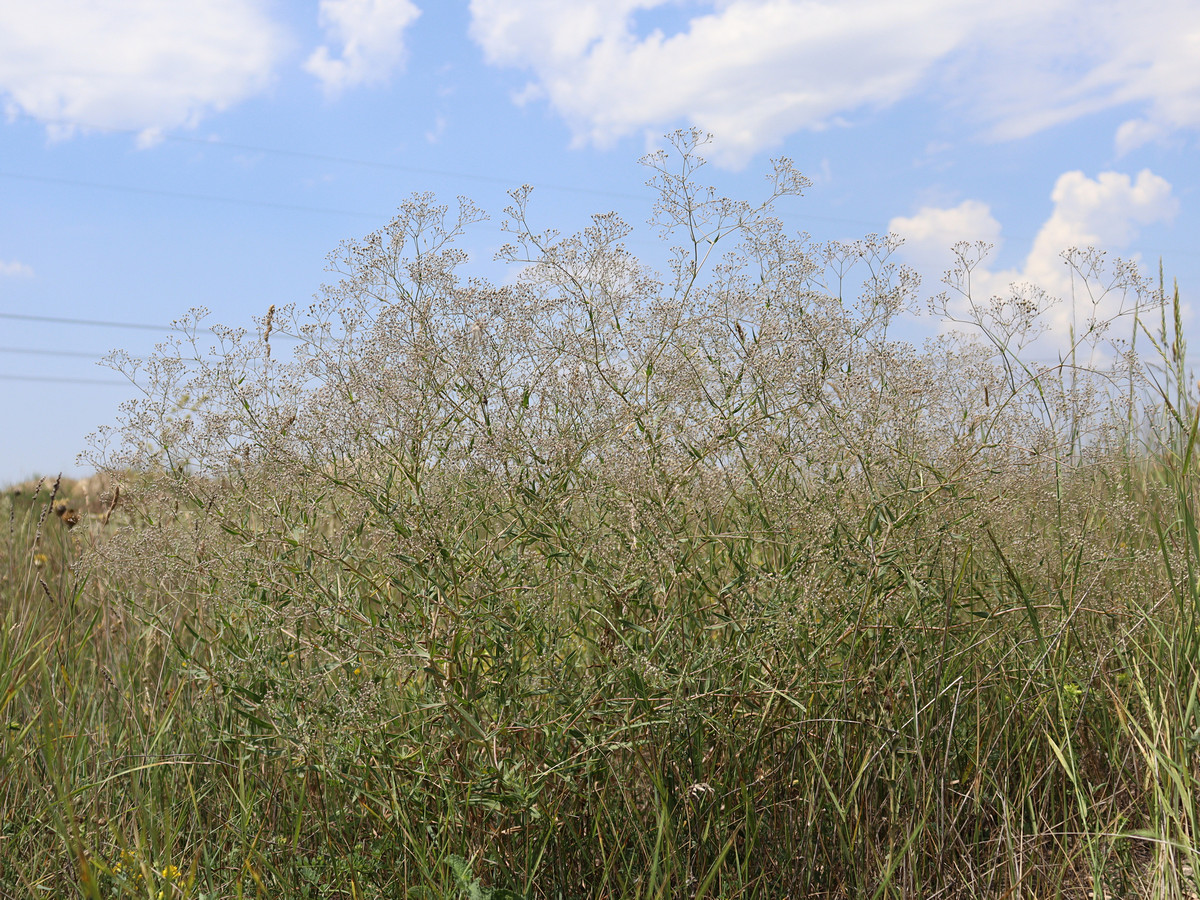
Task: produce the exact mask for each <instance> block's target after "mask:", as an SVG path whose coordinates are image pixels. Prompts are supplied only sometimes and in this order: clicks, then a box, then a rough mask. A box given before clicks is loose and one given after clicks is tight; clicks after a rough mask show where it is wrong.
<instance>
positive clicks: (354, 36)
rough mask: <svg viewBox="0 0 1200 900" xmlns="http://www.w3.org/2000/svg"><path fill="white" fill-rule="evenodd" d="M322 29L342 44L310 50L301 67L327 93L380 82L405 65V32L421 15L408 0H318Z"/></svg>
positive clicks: (330, 37)
mask: <svg viewBox="0 0 1200 900" xmlns="http://www.w3.org/2000/svg"><path fill="white" fill-rule="evenodd" d="M318 15H319V20H320V23H321V27H322V28H324V29H325V33H326V36H327V37H328V38H329V39H330V41H332V42H336V43H337V44H339V45H340V46H341V55H340V57H338V56H335V55H334V53H333V51H331V50H330V49H329V47H328V45H322V46H320V47H318V48H317V49H316V50H314V51H313V53H312V55H311V56H309V58H308V61H307V62H305V64H304V68H305V70H306V71H308V72H309V73H310V74H312V75H314V76H316V78H317V79H318V80H319V81H320V82H321V84H322V85H323V86H324V88H325V92H326V93H327V94H330V95H335V94H339V93H341V92H342V91H344V90H345V89H347V88H350V87H354V86H356V85H360V84H372V83H378V82H381V81H384V80H386V79H387V77H388V76H389V75H390V74H391V73H392V71H393V70H395V69H396V68H398V67H400V66H402V65H403V63H404V56H405V46H404V32H405V30H406V29H407V28H408V27H409V26H410V25H412V23H413V22H415V21H416V20H417V18H418V17H419V16H420V15H421V11H420V10H419V9H418V8H417V6H416V4H414V3H412V2H411V0H321V6H320V11H319V13H318Z"/></svg>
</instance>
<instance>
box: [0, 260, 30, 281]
mask: <svg viewBox="0 0 1200 900" xmlns="http://www.w3.org/2000/svg"><path fill="white" fill-rule="evenodd" d="M3 275H8V276H12V277H22V278H32V277H33V267H32V266H27V265H25V263H23V262H17V261H16V260H12V261H11V262H5V261H4V260H2V259H0V276H3Z"/></svg>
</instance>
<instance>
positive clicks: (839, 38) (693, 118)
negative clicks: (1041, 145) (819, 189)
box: [470, 0, 1200, 165]
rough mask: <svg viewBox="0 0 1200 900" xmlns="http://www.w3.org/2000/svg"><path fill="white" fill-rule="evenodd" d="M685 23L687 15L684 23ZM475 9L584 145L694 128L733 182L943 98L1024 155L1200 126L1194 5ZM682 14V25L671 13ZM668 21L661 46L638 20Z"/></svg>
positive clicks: (547, 1)
mask: <svg viewBox="0 0 1200 900" xmlns="http://www.w3.org/2000/svg"><path fill="white" fill-rule="evenodd" d="M677 7H678V9H676V8H677ZM1153 7H1154V8H1153V9H1152V10H1150V11H1147V10H1146V9H1145V8H1144V6H1143V7H1137V6H1131V5H1129V4H1128V3H1127V2H1126V0H1088V2H1085V0H1007V2H1005V3H994V2H986V0H911V2H909V3H904V4H898V3H895V2H894V0H692V2H690V3H687V4H682V3H672V2H669V0H574V2H572V3H561V2H559V0H471V4H470V10H471V35H472V37H473V38H474V40H475V41H476V42H477V43H478V44H479V45H480V47H481V48H482V50H483V53H484V57H485V59H486V60H487V61H488V62H489V63H492V64H493V65H498V66H513V67H520V68H524V69H527V70H529V71H530V72H531V73H532V80H531V81H530V82H529V84H528V85H527V86H526V88H525V90H524V91H522V92H521V93H520V94H519V95H518V98H517V99H518V100H519V101H520V102H529V101H530V100H534V99H544V100H546V101H547V102H548V103H549V104H550V105H551V106H552V107H553V108H554V109H555V110H556V111H557V112H558V113H559V114H560V115H561V116H562V117H563V118H564V120H565V121H566V122H567V123H568V125H569V126H570V127H571V129H572V131H573V133H574V135H575V139H576V141H577V142H591V143H595V144H597V145H600V146H604V145H608V144H610V143H611V142H613V141H614V140H616V139H619V138H621V137H625V136H628V135H632V134H638V133H647V134H648V135H654V136H656V135H658V134H659V133H661V131H662V130H664V128H669V127H671V126H672V125H675V124H686V125H692V124H695V125H699V126H700V127H702V128H705V129H707V130H709V131H712V132H714V133H715V134H716V135H717V136H718V138H719V139H720V141H721V143H720V146H719V148H718V149H719V151H720V152H721V153H722V154H723V155H724V156H723V159H721V161H723V162H725V163H727V164H732V165H739V164H741V163H744V162H745V161H746V160H747V159H748V157H749V156H750V155H752V154H753V153H755V152H757V151H759V150H761V149H764V148H767V147H770V146H773V145H776V144H778V143H779V142H780V141H781V140H782V139H783V138H784V137H785V136H787V135H788V134H791V133H793V132H795V131H798V130H801V129H821V128H827V127H831V126H833V125H836V124H838V123H839V122H840V121H842V120H843V119H844V117H845V116H847V115H852V114H855V113H861V112H863V111H869V110H871V109H878V108H883V107H887V106H889V105H891V104H894V103H896V102H898V101H900V100H903V99H905V98H908V97H911V96H914V95H915V94H917V93H918V92H919V91H925V92H927V93H932V92H934V91H936V92H937V94H938V98H939V100H940V101H941V102H943V103H944V104H946V106H947V108H948V110H949V111H950V112H952V113H953V114H954V115H956V116H957V115H962V116H965V117H966V118H967V119H968V120H970V121H971V122H972V123H973V126H972V127H973V129H974V130H975V131H976V132H979V131H981V130H982V131H986V132H987V133H989V134H991V135H992V136H993V137H994V138H997V139H1005V138H1012V137H1019V136H1023V135H1027V134H1031V133H1033V132H1036V131H1039V130H1041V129H1044V128H1047V127H1050V126H1052V125H1055V124H1058V123H1060V122H1063V121H1067V120H1069V119H1072V118H1076V117H1078V116H1082V115H1086V114H1089V113H1092V112H1096V111H1099V110H1102V109H1109V108H1113V107H1116V106H1122V105H1133V106H1134V107H1135V108H1137V109H1138V111H1139V112H1140V113H1141V114H1142V116H1141V117H1139V118H1137V119H1133V120H1131V122H1130V123H1127V125H1126V126H1124V127H1123V132H1122V136H1121V138H1120V143H1121V145H1122V146H1123V147H1126V148H1128V147H1130V146H1133V145H1135V144H1136V142H1138V141H1144V140H1146V139H1150V138H1153V137H1157V136H1158V135H1160V134H1162V133H1166V132H1170V131H1172V130H1176V129H1179V128H1192V127H1197V126H1200V66H1196V65H1195V64H1194V61H1195V60H1196V59H1197V58H1198V57H1200V4H1196V3H1195V2H1194V0H1160V2H1158V3H1156V4H1153ZM672 10H674V12H672ZM648 15H655V16H656V17H657V18H656V19H655V21H658V22H662V21H666V20H669V16H674V17H675V18H676V19H677V21H678V23H679V25H680V28H679V29H678V30H677V31H675V32H673V33H666V32H664V31H663V29H662V28H661V27H660V28H644V27H639V19H640V18H642V17H645V16H648Z"/></svg>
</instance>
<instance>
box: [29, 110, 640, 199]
mask: <svg viewBox="0 0 1200 900" xmlns="http://www.w3.org/2000/svg"><path fill="white" fill-rule="evenodd" d="M17 118H21V119H25V120H27V121H31V122H35V123H38V124H50V125H68V126H72V127H75V128H82V129H84V130H90V131H100V132H104V133H107V134H125V135H131V136H134V137H136V136H138V135H139V134H141V133H142V132H141V131H139V130H138V129H135V128H115V127H110V126H107V125H89V124H86V123H82V122H75V121H68V120H65V119H42V118H38V117H36V116H31V115H29V114H28V113H20V114H18V115H17ZM159 137H160V138H161V139H162V140H164V141H169V142H173V143H179V144H192V145H197V146H201V147H219V148H222V149H228V150H243V151H247V152H250V153H265V154H269V155H272V156H285V157H290V158H292V159H310V160H313V161H314V162H328V163H337V164H339V165H346V166H360V167H363V168H369V169H383V170H386V171H392V172H407V173H409V174H412V175H433V176H436V177H439V178H461V179H464V180H467V181H481V182H487V183H490V184H500V185H508V186H511V187H516V186H518V185H520V184H523V183H525V182H524V181H523V180H522V179H520V178H509V177H506V176H502V175H481V174H479V173H476V172H459V171H454V170H452V169H429V168H425V167H422V166H408V165H404V164H402V163H392V162H382V161H380V160H371V159H359V158H357V157H351V156H338V155H335V154H328V153H313V152H311V151H307V150H291V149H288V148H285V147H265V146H261V145H258V144H243V143H238V142H234V141H225V140H221V139H219V138H198V137H187V136H185V135H181V134H165V133H164V134H160V135H159ZM533 187H535V188H538V189H541V190H548V191H563V192H565V193H571V194H592V195H595V196H600V197H615V198H617V199H621V200H642V201H644V200H645V199H646V198H645V197H643V196H640V195H638V194H627V193H624V192H621V191H610V190H604V189H602V188H586V187H579V186H577V185H566V184H550V183H545V182H543V183H536V184H534V185H533Z"/></svg>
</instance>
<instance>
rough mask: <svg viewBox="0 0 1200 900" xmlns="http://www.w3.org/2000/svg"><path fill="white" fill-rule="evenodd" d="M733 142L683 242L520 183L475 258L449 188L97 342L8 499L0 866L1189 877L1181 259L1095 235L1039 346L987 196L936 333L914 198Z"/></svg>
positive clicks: (980, 893) (686, 197)
mask: <svg viewBox="0 0 1200 900" xmlns="http://www.w3.org/2000/svg"><path fill="white" fill-rule="evenodd" d="M702 142H703V137H702V136H701V135H700V134H698V133H695V132H682V133H679V134H677V135H675V136H674V137H673V139H672V141H671V143H670V146H671V150H670V151H669V152H665V153H661V154H656V155H653V156H651V157H648V158H647V160H646V163H647V165H648V166H649V167H650V170H651V173H652V176H653V177H652V180H651V185H652V187H653V188H654V189H655V191H656V192H657V196H658V197H659V202H658V204H657V207H656V220H655V223H654V224H655V225H656V226H657V227H658V228H659V229H660V232H661V235H662V237H663V241H664V247H669V248H671V249H669V251H668V254H669V255H668V256H667V257H666V259H665V262H664V264H663V265H662V267H661V269H662V271H661V272H656V271H653V270H651V269H650V268H649V267H647V266H646V265H645V264H643V263H642V262H639V261H638V260H637V259H635V258H634V257H632V256H631V255H630V254H629V253H628V252H627V251H626V250H625V249H624V245H623V242H624V240H625V239H626V238H627V236H628V234H629V232H630V228H629V227H628V226H627V225H626V224H625V223H624V222H622V221H621V220H620V219H619V218H618V217H617V216H616V215H614V214H608V215H601V216H597V217H595V218H594V219H593V221H592V223H591V224H590V225H589V226H588V227H587V228H586V229H585V230H584V231H582V232H581V233H579V234H576V235H565V236H564V235H560V234H558V233H556V232H554V231H543V230H539V229H538V228H537V227H535V226H534V225H533V224H532V221H531V220H532V218H533V217H534V212H533V208H532V207H531V205H530V202H529V201H530V195H529V191H528V190H519V191H516V192H514V194H513V206H512V207H511V208H510V209H509V210H507V211H506V216H507V218H506V220H505V221H506V226H505V227H506V229H507V230H508V231H509V232H510V233H511V237H512V243H511V244H510V245H508V246H506V247H505V248H504V249H503V250H502V251H501V256H502V257H503V258H504V259H507V260H509V261H511V262H512V263H513V264H514V267H515V268H514V271H515V272H517V273H519V274H517V275H515V276H514V278H513V279H512V281H511V283H507V284H501V285H496V284H491V283H487V282H484V281H482V280H479V279H472V278H467V277H465V276H463V275H461V274H460V269H461V268H462V266H463V265H464V264H465V263H466V262H467V260H466V257H465V254H464V253H463V252H462V251H461V250H460V249H458V247H457V246H456V241H457V240H458V239H459V238H461V237H462V235H463V234H464V233H465V232H466V231H467V229H469V228H470V226H471V225H472V224H473V223H475V222H477V221H478V220H479V219H480V218H481V215H482V214H481V213H480V212H479V211H478V210H476V209H475V208H474V207H473V206H472V205H471V204H470V203H469V202H468V201H465V200H462V201H460V203H459V206H458V209H457V211H451V210H449V209H448V208H446V207H444V206H440V205H438V204H437V203H436V202H435V200H434V199H433V198H432V197H430V196H428V195H418V196H415V197H413V198H412V199H411V200H409V201H408V202H406V203H405V204H404V205H403V206H402V207H401V208H400V211H399V213H398V214H397V216H396V218H395V219H394V220H393V221H392V222H391V223H390V224H389V225H388V226H387V227H385V228H384V229H382V230H380V231H378V232H376V233H374V234H372V235H369V236H368V237H367V238H365V239H362V240H358V241H352V242H348V243H347V244H345V245H344V246H343V247H342V248H341V249H340V250H339V251H338V252H337V253H335V254H334V255H333V257H331V270H332V271H333V273H334V280H333V283H331V284H330V285H329V286H327V287H325V288H324V289H323V291H322V293H321V294H320V295H319V297H318V299H317V301H316V302H315V303H314V304H313V305H312V306H310V307H308V308H303V309H301V308H280V309H275V308H273V307H272V308H271V309H270V310H269V311H268V312H266V314H265V315H264V316H263V318H262V319H261V320H259V321H258V322H257V329H256V330H255V331H254V332H245V331H241V330H237V329H220V328H218V329H217V330H216V333H215V336H214V334H213V333H210V332H207V331H205V329H206V328H207V322H205V320H204V319H203V311H197V312H195V313H193V314H191V315H189V316H188V317H186V318H184V319H182V320H180V321H179V322H178V323H177V328H176V332H175V333H174V335H173V336H172V337H171V338H170V339H168V340H167V341H166V342H164V343H163V344H162V345H160V346H159V348H158V351H157V352H156V353H155V354H154V355H152V356H151V357H149V358H146V359H141V360H135V359H133V358H131V357H128V356H126V355H124V354H115V355H114V356H113V357H112V358H111V360H110V362H111V364H112V365H113V366H114V367H116V368H118V369H120V370H121V371H124V372H125V373H127V374H128V375H129V376H130V377H131V378H132V379H135V380H136V381H137V383H139V384H141V385H143V386H144V388H145V391H144V394H143V395H142V396H140V397H139V399H138V400H136V401H134V402H131V403H130V404H128V405H127V406H126V407H124V410H123V414H122V419H121V421H120V422H119V423H116V424H115V425H114V426H113V428H111V429H109V430H105V431H102V432H100V433H98V434H97V436H96V441H95V451H94V454H93V456H92V458H91V459H92V462H93V463H94V464H95V465H96V466H97V467H98V468H99V470H100V471H102V472H103V473H104V478H103V479H102V480H100V481H96V482H93V483H91V486H90V489H89V495H88V496H87V497H86V498H85V497H83V496H82V495H81V494H80V495H78V496H77V497H74V498H72V499H70V500H69V502H68V503H67V504H65V505H64V504H63V503H62V502H61V501H63V500H65V499H68V497H70V496H71V489H72V486H71V485H69V484H67V483H65V482H56V481H54V480H53V479H49V480H46V481H43V482H40V483H37V484H29V485H24V486H21V488H20V489H19V490H18V489H12V490H9V491H8V492H7V493H6V494H5V497H4V499H3V501H2V502H3V503H4V507H5V508H4V509H3V510H2V512H3V514H4V518H5V519H6V520H7V526H6V528H5V530H4V537H3V538H2V539H0V540H2V542H3V548H4V550H3V554H2V557H0V559H2V562H0V566H2V568H0V578H2V579H3V582H2V583H0V600H2V602H3V616H4V623H3V629H2V631H0V727H2V728H3V733H2V736H0V816H2V826H0V895H2V896H5V897H8V896H13V897H17V896H19V897H45V896H56V897H57V896H61V897H67V896H81V897H87V898H116V897H149V898H156V897H162V898H173V897H177V898H227V897H240V896H254V897H258V896H263V897H289V898H290V897H297V898H334V897H338V898H341V897H345V898H376V897H425V898H435V897H437V898H440V897H456V898H457V897H469V898H472V900H477V898H484V897H491V898H493V900H502V898H513V897H521V898H529V900H534V898H538V900H541V898H547V900H549V898H574V897H595V898H647V900H649V898H676V897H696V898H701V897H711V898H784V897H788V898H801V897H868V898H882V897H895V898H901V897H903V898H914V897H928V898H933V897H995V898H1000V897H1052V896H1064V897H1090V896H1096V897H1101V896H1111V897H1131V896H1146V897H1156V898H1182V897H1188V896H1194V895H1195V893H1196V892H1198V891H1200V884H1198V882H1197V879H1198V878H1200V875H1198V874H1197V873H1200V863H1198V861H1197V852H1198V849H1197V847H1198V845H1197V839H1198V836H1197V827H1198V825H1200V823H1198V822H1197V816H1198V815H1200V813H1198V810H1197V808H1196V796H1197V793H1196V788H1197V776H1198V774H1200V773H1198V770H1197V757H1196V753H1197V747H1198V746H1200V716H1198V710H1200V672H1198V671H1197V664H1198V663H1197V661H1198V658H1200V657H1198V651H1200V621H1198V619H1197V612H1198V611H1200V585H1198V582H1197V578H1198V574H1200V573H1198V571H1197V564H1198V562H1200V540H1198V535H1200V525H1198V524H1197V516H1196V500H1197V495H1196V486H1195V470H1196V463H1195V460H1194V459H1193V456H1194V453H1195V446H1194V445H1195V438H1196V433H1197V423H1196V416H1197V409H1198V407H1197V405H1196V403H1195V400H1194V392H1193V390H1192V385H1191V384H1190V383H1189V382H1188V380H1187V378H1186V377H1185V372H1184V363H1183V361H1184V358H1185V348H1184V346H1183V342H1182V338H1181V335H1180V326H1179V317H1180V310H1179V297H1178V293H1177V292H1176V294H1175V296H1174V297H1173V298H1168V297H1165V296H1164V291H1163V289H1162V284H1161V279H1160V281H1159V283H1158V284H1157V285H1156V284H1148V283H1147V282H1145V281H1144V280H1143V279H1142V277H1141V275H1140V274H1139V273H1138V271H1137V270H1136V268H1135V267H1133V266H1129V265H1125V264H1121V263H1108V262H1107V261H1106V260H1105V259H1104V258H1103V257H1102V255H1101V254H1097V253H1095V252H1092V251H1079V250H1072V251H1069V252H1067V253H1066V254H1065V255H1064V259H1065V262H1066V264H1067V265H1069V266H1071V267H1072V271H1073V272H1074V275H1075V283H1076V284H1077V291H1076V296H1075V297H1074V298H1073V299H1074V302H1075V304H1076V307H1077V310H1078V313H1079V315H1078V318H1077V322H1078V326H1077V328H1076V330H1075V331H1073V332H1072V334H1071V336H1070V343H1071V346H1070V348H1069V350H1068V351H1066V352H1064V353H1063V355H1062V356H1061V357H1060V359H1059V360H1058V361H1057V362H1055V363H1054V364H1045V363H1042V364H1035V363H1034V362H1032V361H1031V359H1030V356H1031V354H1030V353H1029V352H1027V351H1029V350H1030V348H1034V347H1036V346H1037V337H1038V329H1039V327H1041V323H1042V322H1043V321H1044V320H1045V316H1046V313H1047V303H1049V302H1050V301H1049V300H1048V299H1047V298H1044V297H1039V296H1038V294H1037V293H1036V291H1031V290H1021V289H1018V290H1015V291H1014V292H1013V294H1012V295H1011V296H1009V297H1004V298H978V297H974V296H972V294H971V288H970V275H971V270H972V268H973V267H974V266H976V265H977V264H978V262H979V260H980V258H981V254H982V253H983V252H984V248H980V247H972V246H968V245H960V246H959V247H958V248H957V253H958V265H957V267H956V269H955V270H954V271H952V272H951V273H949V274H948V276H947V284H946V289H947V293H946V294H943V295H941V296H940V297H939V298H935V300H934V307H935V311H936V312H937V313H938V314H940V315H942V316H943V317H945V318H947V319H955V320H957V322H958V325H959V330H958V331H955V332H951V331H948V330H947V331H944V333H943V334H942V336H940V337H938V338H936V339H933V340H930V341H929V342H927V343H926V344H925V345H924V346H923V347H920V348H918V347H913V346H911V345H909V344H907V343H905V342H904V341H901V340H897V339H896V338H895V337H894V333H895V330H896V327H897V323H898V322H899V321H900V320H901V319H902V317H904V316H905V315H907V313H908V312H909V311H911V310H912V309H914V308H915V307H916V305H917V304H918V301H919V299H920V293H919V284H918V280H917V279H916V278H915V276H914V275H913V273H911V272H910V271H908V270H906V269H905V268H904V267H903V266H899V265H897V264H896V262H895V261H894V259H893V258H892V257H893V254H894V252H895V250H896V247H897V242H896V241H895V239H893V238H891V237H890V236H883V237H880V236H870V237H867V238H865V239H863V240H861V241H857V242H854V243H848V244H847V243H832V244H829V243H826V244H822V243H819V242H816V241H813V240H811V239H809V238H807V237H805V236H799V237H794V236H789V235H788V233H787V232H786V231H785V230H784V227H783V224H782V222H781V221H780V219H779V218H778V217H777V216H776V215H775V213H774V212H773V204H774V202H775V201H777V200H778V199H780V198H781V197H784V196H788V195H794V194H798V193H800V192H801V191H802V190H803V188H804V187H805V184H806V182H805V181H804V179H803V178H801V177H800V176H799V175H798V174H797V173H796V172H795V171H793V170H792V168H791V166H790V164H788V163H787V162H786V161H781V162H779V163H777V164H776V165H775V168H774V169H773V171H772V173H771V175H770V176H769V178H768V190H767V199H766V201H765V202H763V203H762V204H761V205H751V204H749V203H745V202H741V201H734V200H729V199H726V198H722V197H720V196H717V195H716V194H715V193H714V192H713V191H711V190H709V189H707V188H705V187H703V185H702V183H701V181H700V172H699V169H700V166H701V165H702V160H701V158H700V157H699V156H698V153H697V151H698V150H699V149H700V147H701V144H702ZM1114 298H1120V301H1121V304H1120V306H1119V310H1120V313H1119V314H1118V315H1116V317H1115V318H1113V317H1109V319H1106V320H1103V321H1101V320H1097V319H1096V318H1095V317H1094V316H1093V315H1092V312H1093V311H1094V310H1098V309H1109V310H1111V309H1116V308H1118V307H1116V306H1115V305H1114V304H1113V299H1114ZM1071 299H1072V298H1064V302H1070V301H1071ZM118 489H119V493H118ZM71 512H74V513H75V515H74V516H72V515H70V513H71ZM72 518H74V520H75V521H72Z"/></svg>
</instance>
